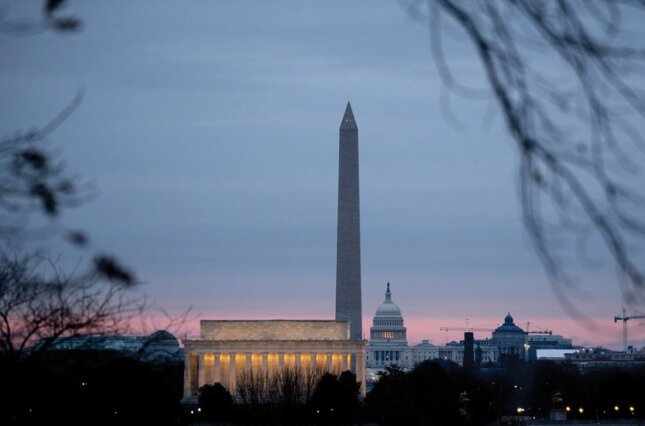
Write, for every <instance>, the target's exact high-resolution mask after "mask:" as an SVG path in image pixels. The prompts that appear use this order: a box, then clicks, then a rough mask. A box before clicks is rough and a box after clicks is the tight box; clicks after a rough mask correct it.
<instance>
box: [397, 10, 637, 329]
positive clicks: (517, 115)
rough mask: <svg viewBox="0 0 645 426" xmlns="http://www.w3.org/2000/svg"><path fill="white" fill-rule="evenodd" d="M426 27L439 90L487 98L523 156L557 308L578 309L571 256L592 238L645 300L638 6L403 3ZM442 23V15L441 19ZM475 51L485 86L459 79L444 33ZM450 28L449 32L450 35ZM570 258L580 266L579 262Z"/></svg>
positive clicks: (532, 224) (523, 182) (626, 290)
mask: <svg viewBox="0 0 645 426" xmlns="http://www.w3.org/2000/svg"><path fill="white" fill-rule="evenodd" d="M400 4H401V5H402V6H403V7H404V8H405V9H406V11H407V12H408V14H409V16H411V17H412V18H413V19H415V20H418V21H420V22H422V23H423V24H424V25H428V27H429V31H430V40H431V50H432V54H433V57H434V60H435V63H436V65H437V68H438V71H439V74H440V76H441V78H442V79H443V82H444V84H445V85H446V86H447V87H448V88H449V89H450V90H452V91H453V92H454V93H457V94H459V95H463V96H467V97H471V96H473V97H474V96H480V95H482V94H483V97H484V98H486V99H494V100H496V101H497V102H496V103H497V105H498V107H499V108H500V109H501V112H502V114H503V117H504V118H505V122H506V125H507V127H508V130H509V132H510V134H511V136H512V137H513V139H514V140H515V142H516V146H517V149H518V153H519V157H520V161H519V164H520V171H519V176H520V194H521V195H520V198H521V204H522V211H523V221H524V224H525V226H526V229H527V230H528V233H529V235H530V237H531V240H532V242H533V245H534V247H535V249H536V251H537V254H538V255H539V258H540V259H541V261H542V264H543V265H544V267H545V269H546V272H547V274H548V276H549V278H550V282H551V283H552V288H553V289H554V292H555V294H556V296H557V297H558V299H559V300H560V302H561V303H562V305H563V307H564V308H565V309H566V310H567V311H568V312H570V313H571V314H572V315H573V316H574V317H578V318H582V317H583V316H584V313H583V312H581V311H580V310H578V309H577V308H576V305H575V302H573V301H572V300H571V299H570V298H569V297H568V295H567V293H566V292H565V287H566V286H572V285H573V280H572V279H571V277H572V274H571V269H570V268H571V267H572V266H571V265H572V263H571V262H570V259H567V258H568V257H571V256H570V252H571V251H573V253H574V254H577V255H578V256H579V258H581V259H578V260H580V261H581V262H582V266H586V262H585V259H584V258H582V257H583V256H584V253H585V248H586V245H587V241H588V240H589V239H590V238H598V237H599V239H600V240H602V242H603V245H604V247H605V248H606V249H607V252H608V253H609V254H610V256H611V258H612V259H613V264H614V265H615V266H616V269H617V271H618V282H619V285H620V291H621V292H622V295H623V298H624V300H625V301H626V303H628V304H631V305H638V304H642V303H643V302H644V301H645V280H644V275H643V265H644V264H645V262H644V261H643V258H642V251H639V250H642V247H643V242H644V240H645V190H644V188H645V183H643V179H642V177H641V175H639V172H641V171H642V164H643V160H645V140H644V137H643V134H642V132H643V118H644V117H645V92H643V91H642V90H641V88H640V87H639V85H640V83H639V79H638V78H639V76H640V75H642V71H643V68H644V67H643V65H644V59H645V49H644V48H643V47H642V43H641V41H642V37H641V36H640V35H639V36H634V35H633V34H630V33H629V32H626V31H625V29H624V28H623V27H622V26H623V24H625V25H626V26H627V24H632V25H633V24H634V23H636V24H637V25H640V22H642V19H643V18H645V2H644V1H642V0H606V1H603V2H588V1H584V0H579V1H578V0H553V1H517V0H493V1H481V2H478V1H470V0H426V1H416V0H413V1H400ZM446 18H447V19H446ZM455 28H457V32H458V33H460V34H459V35H460V36H462V37H464V36H465V39H466V40H467V41H468V42H469V43H470V44H471V45H472V46H473V47H474V51H475V52H476V54H477V55H478V57H479V61H480V63H481V66H482V68H483V71H484V73H485V76H486V79H487V82H488V83H489V86H490V88H489V89H482V90H475V89H471V88H468V87H465V86H463V85H461V84H460V82H459V81H458V80H457V79H456V78H455V77H454V74H453V72H452V69H453V68H451V65H452V64H451V59H450V52H449V51H447V50H444V46H445V42H444V40H443V39H442V36H443V34H449V35H454V30H455ZM451 30H452V32H451ZM574 263H575V261H574Z"/></svg>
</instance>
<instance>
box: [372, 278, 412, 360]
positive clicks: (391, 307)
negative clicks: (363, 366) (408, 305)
mask: <svg viewBox="0 0 645 426" xmlns="http://www.w3.org/2000/svg"><path fill="white" fill-rule="evenodd" d="M409 349H410V348H408V341H407V337H406V329H405V326H404V325H403V316H402V315H401V310H400V309H399V307H398V306H397V305H396V304H395V303H394V302H392V292H391V291H390V283H387V290H386V291H385V301H383V303H382V304H381V305H380V306H379V307H378V308H377V309H376V314H375V315H374V320H373V321H372V327H371V328H370V341H369V344H368V345H367V366H368V367H369V368H382V367H387V366H390V365H393V364H396V365H398V366H399V367H411V366H412V364H411V362H412V357H411V354H410V351H409Z"/></svg>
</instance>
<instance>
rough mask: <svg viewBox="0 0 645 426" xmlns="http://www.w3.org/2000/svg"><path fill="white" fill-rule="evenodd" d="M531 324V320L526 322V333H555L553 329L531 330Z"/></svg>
mask: <svg viewBox="0 0 645 426" xmlns="http://www.w3.org/2000/svg"><path fill="white" fill-rule="evenodd" d="M530 326H531V323H530V322H527V323H526V334H548V335H549V336H550V335H552V334H553V331H551V330H536V331H529V327H530Z"/></svg>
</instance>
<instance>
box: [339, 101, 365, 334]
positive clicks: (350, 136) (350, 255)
mask: <svg viewBox="0 0 645 426" xmlns="http://www.w3.org/2000/svg"><path fill="white" fill-rule="evenodd" d="M361 313H362V310H361V224H360V209H359V196H358V127H357V126H356V121H355V120H354V114H353V113H352V107H351V105H350V104H349V102H347V109H345V115H344V116H343V121H342V122H341V123H340V140H339V149H338V240H337V247H336V321H350V323H351V324H350V339H351V340H362V336H363V327H362V323H361Z"/></svg>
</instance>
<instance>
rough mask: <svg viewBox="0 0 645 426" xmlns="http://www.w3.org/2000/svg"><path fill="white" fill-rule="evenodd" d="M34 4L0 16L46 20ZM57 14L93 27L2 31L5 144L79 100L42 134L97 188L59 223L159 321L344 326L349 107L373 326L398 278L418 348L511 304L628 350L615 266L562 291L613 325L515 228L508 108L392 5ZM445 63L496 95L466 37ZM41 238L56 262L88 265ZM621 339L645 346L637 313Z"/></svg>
mask: <svg viewBox="0 0 645 426" xmlns="http://www.w3.org/2000/svg"><path fill="white" fill-rule="evenodd" d="M41 6H42V5H41V2H31V3H29V2H26V3H21V4H18V3H16V2H4V3H3V4H2V6H1V10H2V11H3V14H4V16H5V19H13V20H21V19H34V18H37V17H38V16H39V13H40V7H41ZM61 13H64V14H73V15H76V16H78V17H79V18H80V19H81V20H82V21H83V27H82V30H81V31H80V32H78V33H73V34H57V33H52V32H42V33H39V34H34V35H30V36H11V35H6V34H0V57H2V58H3V59H2V66H0V99H1V101H0V134H1V135H2V136H3V137H4V136H7V135H11V134H13V133H14V132H16V131H25V130H27V129H30V128H32V127H34V126H36V127H37V126H40V125H42V124H44V123H46V122H47V121H48V120H51V119H52V118H53V117H54V116H55V115H56V114H57V113H58V112H59V111H60V110H61V109H63V108H64V107H65V106H66V105H67V104H68V103H69V102H70V101H71V99H72V98H73V97H74V95H75V93H76V92H77V91H78V90H79V89H82V90H83V91H84V98H83V102H82V104H81V105H80V107H79V108H78V109H77V110H76V111H75V112H74V114H73V115H72V116H71V117H69V119H67V120H66V121H65V123H63V125H62V126H61V127H60V128H59V129H57V130H56V131H55V133H54V134H52V135H51V137H50V138H49V140H48V143H49V144H50V146H51V147H52V148H53V149H54V150H55V151H56V152H57V153H58V154H59V156H60V158H61V159H62V160H64V162H65V164H66V168H67V169H66V170H68V171H69V172H70V173H71V174H73V175H74V176H78V177H79V178H80V179H81V180H82V181H83V182H87V183H89V184H91V185H92V187H93V188H94V189H93V191H94V194H95V197H92V198H93V200H92V201H91V202H87V203H84V204H83V205H81V206H79V207H76V208H73V209H69V210H67V211H65V212H64V214H63V215H62V217H61V218H60V219H59V220H60V221H61V222H62V223H64V224H65V225H66V226H69V227H73V228H82V229H85V230H87V231H88V233H89V234H90V236H91V238H92V250H97V251H105V252H111V253H114V254H116V255H117V256H118V257H119V258H120V259H121V260H123V261H124V262H125V263H126V264H128V265H129V266H131V267H132V268H133V269H134V270H135V271H136V273H137V276H138V277H139V279H141V281H142V285H141V290H140V291H142V292H144V293H145V294H146V295H147V297H148V298H149V299H150V300H152V301H154V302H156V303H158V304H159V305H161V306H163V307H164V309H165V310H167V311H169V312H171V313H180V312H183V311H184V310H185V309H187V308H188V307H189V306H191V307H192V309H193V310H192V312H193V314H192V317H191V318H192V320H191V321H190V322H189V323H188V324H187V325H186V329H185V330H183V331H182V332H183V333H186V334H187V335H195V334H196V333H197V331H198V328H197V327H198V321H197V320H198V319H200V318H203V319H242V318H258V319H268V318H303V319H304V318H316V319H330V318H333V314H334V297H335V295H334V292H335V262H336V256H335V255H336V253H335V250H336V214H337V212H336V208H337V185H338V180H337V179H338V128H339V126H340V122H341V118H342V116H343V113H344V111H345V106H346V104H347V102H348V101H351V104H352V108H353V111H354V115H355V118H356V122H357V125H358V128H359V150H360V191H361V200H360V203H361V243H362V246H361V251H362V285H363V290H362V291H363V329H364V333H366V334H367V333H368V332H369V326H370V325H371V320H372V316H373V314H374V312H375V310H376V308H377V307H378V306H379V304H380V303H382V301H383V299H384V291H385V286H386V283H387V282H390V283H391V288H392V295H393V300H394V301H395V302H396V303H397V304H398V305H399V307H400V308H401V310H402V312H403V316H404V319H405V323H406V326H407V327H408V340H409V341H410V343H416V342H419V341H421V340H422V339H430V340H431V341H432V342H433V343H435V344H442V343H445V340H446V339H448V340H458V339H460V338H461V334H460V332H450V333H448V334H445V333H444V332H442V331H440V330H439V328H440V327H464V326H465V325H466V322H468V324H469V325H470V326H473V327H482V328H494V327H496V326H497V325H499V324H501V323H503V319H504V317H505V315H506V314H507V312H510V313H511V314H512V315H513V317H514V318H515V321H516V324H518V325H520V326H522V327H525V326H526V324H527V323H529V322H530V324H531V329H551V330H553V332H554V333H557V334H562V335H565V336H566V337H572V338H573V339H574V343H577V344H594V345H597V344H603V345H609V346H611V347H619V346H620V339H621V331H622V329H621V327H620V324H614V322H613V317H614V315H617V314H619V313H620V311H621V308H622V306H623V304H622V299H621V297H620V293H619V291H618V287H617V285H616V283H615V281H616V278H615V274H614V272H613V271H612V269H611V267H610V266H609V267H605V268H601V269H594V270H588V271H583V272H581V273H580V274H579V275H578V276H577V281H578V286H577V287H574V288H572V289H570V290H569V291H570V292H571V293H570V294H573V295H575V297H576V299H577V300H578V303H579V304H580V307H581V308H582V309H583V310H584V312H585V313H586V314H587V315H588V316H590V317H592V318H593V319H595V320H596V321H597V323H598V325H599V326H600V328H598V329H596V330H590V329H588V328H585V327H584V326H582V325H580V324H577V323H576V322H574V321H572V320H571V318H570V317H569V316H568V314H567V312H565V311H564V310H563V309H562V307H561V306H560V305H559V303H558V300H557V298H556V297H555V296H554V295H553V292H552V291H551V288H550V286H549V282H548V280H547V278H546V275H545V273H544V270H543V268H542V266H541V264H540V262H539V260H538V258H537V256H536V254H535V252H534V250H533V248H532V246H531V242H530V239H529V236H528V234H527V232H526V230H525V229H524V228H523V225H522V222H521V208H520V204H519V198H518V154H517V152H516V149H515V147H514V142H513V140H512V139H511V138H510V137H509V135H508V133H507V131H506V127H505V123H504V121H503V118H502V117H501V115H500V113H499V110H497V107H496V105H495V104H494V102H492V101H491V100H490V99H488V100H472V99H465V98H462V97H460V96H457V95H454V94H452V95H451V94H450V93H449V91H447V90H446V88H445V86H444V85H443V84H442V82H441V79H440V78H439V75H438V73H437V70H436V67H435V64H434V62H433V59H432V55H431V51H430V43H429V34H428V28H427V26H424V25H420V24H419V23H418V22H415V21H413V20H412V19H411V18H410V17H408V15H407V14H406V12H405V10H403V9H402V8H401V7H400V6H399V5H398V4H397V3H396V2H394V1H392V2H388V1H383V2H377V3H373V2H345V1H326V2H309V1H303V2H197V1H195V2H182V3H181V6H179V3H177V2H170V1H156V2H154V5H153V3H151V2H148V1H143V0H138V1H112V2H82V1H70V2H69V4H68V5H67V7H66V8H65V9H64V10H62V11H61ZM446 51H447V52H448V53H449V56H448V59H449V61H450V62H451V64H452V66H453V68H454V70H455V72H456V74H458V76H459V77H460V78H461V79H462V81H465V82H467V83H468V84H470V85H473V86H475V87H481V88H486V87H487V86H486V80H485V75H484V72H483V70H482V68H481V65H480V63H479V62H478V58H477V56H476V54H475V52H474V51H473V50H472V47H471V46H470V45H469V44H468V43H466V42H464V39H463V38H461V39H460V38H459V37H458V36H457V37H455V38H454V39H449V40H448V41H447V49H446ZM446 99H449V101H448V102H446ZM447 105H449V106H450V107H449V108H448V107H447ZM48 245H49V247H50V250H52V252H53V253H55V254H56V255H57V256H60V257H61V258H62V259H64V260H63V261H65V262H70V263H78V262H79V259H81V261H82V259H86V258H87V257H88V256H89V255H88V253H87V252H86V251H84V250H80V249H76V248H73V247H70V246H69V245H66V244H65V243H63V242H62V241H60V240H57V239H54V240H52V241H50V242H49V243H48ZM629 331H630V336H631V337H632V338H633V339H635V341H634V343H637V344H640V345H643V344H645V325H644V324H643V323H638V322H637V321H631V322H630V323H629ZM482 337H485V335H484V336H482Z"/></svg>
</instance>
